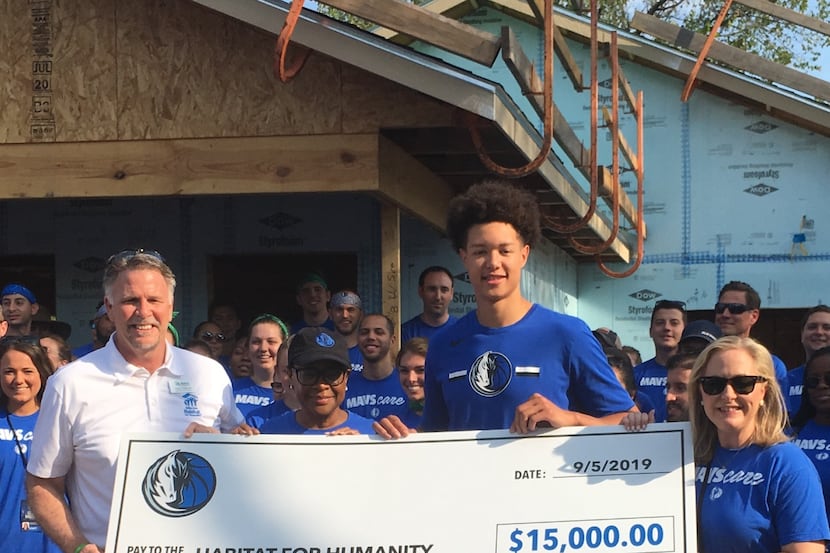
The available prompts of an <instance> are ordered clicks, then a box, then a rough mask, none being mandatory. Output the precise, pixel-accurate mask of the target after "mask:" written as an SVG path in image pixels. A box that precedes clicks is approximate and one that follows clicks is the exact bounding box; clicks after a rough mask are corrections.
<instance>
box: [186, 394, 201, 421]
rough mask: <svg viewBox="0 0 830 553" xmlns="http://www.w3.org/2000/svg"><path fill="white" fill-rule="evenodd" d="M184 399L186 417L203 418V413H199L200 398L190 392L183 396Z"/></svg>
mask: <svg viewBox="0 0 830 553" xmlns="http://www.w3.org/2000/svg"><path fill="white" fill-rule="evenodd" d="M182 399H183V400H184V415H185V416H186V417H201V416H202V412H201V411H199V396H197V395H196V394H191V393H190V392H188V393H186V394H182Z"/></svg>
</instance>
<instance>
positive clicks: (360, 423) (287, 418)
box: [259, 411, 375, 434]
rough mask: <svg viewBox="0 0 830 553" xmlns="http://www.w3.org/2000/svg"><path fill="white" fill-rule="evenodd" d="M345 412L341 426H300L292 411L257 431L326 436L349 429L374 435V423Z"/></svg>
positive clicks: (270, 421)
mask: <svg viewBox="0 0 830 553" xmlns="http://www.w3.org/2000/svg"><path fill="white" fill-rule="evenodd" d="M346 412H347V413H348V415H349V416H348V417H347V418H346V421H345V422H344V423H343V424H338V425H337V426H332V427H331V428H326V429H320V428H306V427H305V426H302V425H301V424H300V423H298V422H297V413H296V412H293V411H292V412H288V413H283V414H282V415H280V416H278V417H274V418H273V419H269V420H267V421H265V423H264V424H263V425H262V427H261V428H260V429H259V431H260V433H262V434H328V433H329V432H333V431H335V430H338V429H340V428H351V429H352V430H357V432H358V433H360V434H374V433H375V430H374V429H373V428H372V423H373V422H375V421H373V420H371V419H367V418H365V417H361V416H360V415H358V414H356V413H351V412H349V411H346Z"/></svg>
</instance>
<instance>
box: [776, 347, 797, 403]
mask: <svg viewBox="0 0 830 553" xmlns="http://www.w3.org/2000/svg"><path fill="white" fill-rule="evenodd" d="M770 355H772V354H770ZM772 367H773V368H774V369H775V380H777V381H778V386H779V387H780V388H781V394H782V395H783V396H784V408H785V409H786V410H787V412H789V413H794V412H795V411H793V410H792V406H791V405H790V396H789V394H787V388H788V386H789V378H788V376H787V365H785V364H784V362H783V361H782V360H781V359H780V358H779V357H777V356H775V355H772Z"/></svg>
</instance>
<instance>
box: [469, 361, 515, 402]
mask: <svg viewBox="0 0 830 553" xmlns="http://www.w3.org/2000/svg"><path fill="white" fill-rule="evenodd" d="M512 378H513V366H512V365H511V364H510V360H509V359H508V358H507V357H506V356H505V355H504V354H503V353H498V352H496V351H487V352H484V353H483V354H481V355H479V356H478V358H477V359H476V360H475V361H474V362H473V366H472V367H470V374H469V379H470V386H471V387H472V388H473V390H475V391H476V393H477V394H478V395H481V396H484V397H493V396H497V395H499V394H500V393H502V392H503V391H504V389H505V388H507V386H508V384H510V380H511V379H512Z"/></svg>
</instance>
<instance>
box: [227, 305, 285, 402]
mask: <svg viewBox="0 0 830 553" xmlns="http://www.w3.org/2000/svg"><path fill="white" fill-rule="evenodd" d="M248 332H249V338H248V344H249V348H248V351H249V356H250V358H251V376H248V377H243V378H239V379H237V380H234V381H233V395H234V401H236V406H237V407H238V408H239V410H240V411H241V412H242V414H243V415H244V416H247V415H248V414H249V413H250V412H251V411H253V410H254V409H256V408H257V407H261V406H263V405H269V404H270V403H272V402H273V401H274V391H273V389H272V387H271V383H272V382H273V381H274V373H275V371H276V368H277V352H278V351H279V347H280V345H281V344H282V343H283V341H285V339H286V338H287V337H288V329H287V328H286V326H285V323H284V322H282V319H280V318H279V317H276V316H274V315H271V314H270V313H263V314H262V315H259V316H257V317H254V320H252V321H251V324H250V326H249V327H248Z"/></svg>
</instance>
